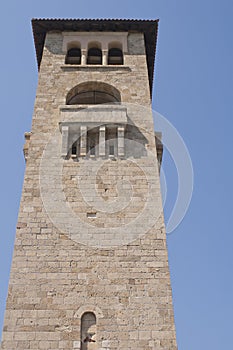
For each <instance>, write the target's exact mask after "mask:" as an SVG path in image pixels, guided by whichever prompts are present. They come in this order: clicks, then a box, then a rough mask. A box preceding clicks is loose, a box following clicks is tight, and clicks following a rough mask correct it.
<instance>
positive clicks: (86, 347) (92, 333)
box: [81, 312, 97, 350]
mask: <svg viewBox="0 0 233 350" xmlns="http://www.w3.org/2000/svg"><path fill="white" fill-rule="evenodd" d="M95 349H97V343H96V316H95V314H94V313H93V312H85V313H84V314H83V315H82V318H81V350H95Z"/></svg>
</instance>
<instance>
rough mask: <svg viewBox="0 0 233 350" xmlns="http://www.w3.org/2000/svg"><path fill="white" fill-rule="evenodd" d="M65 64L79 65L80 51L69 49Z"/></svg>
mask: <svg viewBox="0 0 233 350" xmlns="http://www.w3.org/2000/svg"><path fill="white" fill-rule="evenodd" d="M65 63H66V64H81V50H80V49H79V48H71V49H69V50H68V51H67V55H66V60H65Z"/></svg>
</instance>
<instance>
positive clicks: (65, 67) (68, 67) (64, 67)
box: [61, 64, 132, 72]
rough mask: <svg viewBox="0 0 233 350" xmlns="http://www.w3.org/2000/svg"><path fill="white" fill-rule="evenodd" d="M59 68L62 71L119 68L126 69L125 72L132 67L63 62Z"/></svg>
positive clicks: (114, 69) (111, 69) (129, 70)
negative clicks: (82, 64)
mask: <svg viewBox="0 0 233 350" xmlns="http://www.w3.org/2000/svg"><path fill="white" fill-rule="evenodd" d="M61 69H62V70H64V71H70V70H77V71H82V70H84V71H85V70H104V71H116V70H118V71H119V70H121V71H126V72H131V71H132V69H131V67H129V66H124V65H117V64H116V65H106V66H103V65H99V64H87V65H85V66H81V65H79V64H64V65H62V66H61Z"/></svg>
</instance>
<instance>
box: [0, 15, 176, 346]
mask: <svg viewBox="0 0 233 350" xmlns="http://www.w3.org/2000/svg"><path fill="white" fill-rule="evenodd" d="M32 26H33V33H34V40H35V47H36V53H37V60H38V67H39V82H38V89H37V95H36V100H35V108H34V114H33V120H32V129H31V132H30V133H27V134H26V144H25V148H24V153H25V158H26V170H25V179H24V187H23V193H22V199H21V206H20V210H19V217H18V224H17V233H16V240H15V248H14V256H13V263H12V269H11V275H10V283H9V292H8V299H7V306H6V313H5V323H4V330H3V340H2V344H1V348H2V349H8V350H21V349H22V350H25V349H34V350H38V349H47V350H49V349H57V350H58V349H63V350H65V349H77V350H78V349H79V350H87V349H88V350H91V349H93V350H94V349H96V350H97V349H99V350H118V349H121V350H123V349H124V350H135V349H142V350H149V349H156V350H160V349H161V350H162V349H164V350H176V349H177V346H176V336H175V326H174V319H173V307H172V295H171V286H170V276H169V266H168V257H167V248H166V234H165V226H164V219H163V208H162V201H161V191H160V181H159V169H160V162H161V157H162V145H161V142H160V140H159V134H155V132H154V125H153V118H152V111H151V96H152V85H153V70H154V58H155V48H156V38H157V28H158V21H156V20H155V21H144V20H45V19H34V20H33V21H32ZM155 127H156V126H155Z"/></svg>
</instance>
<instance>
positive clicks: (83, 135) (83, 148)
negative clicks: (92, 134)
mask: <svg viewBox="0 0 233 350" xmlns="http://www.w3.org/2000/svg"><path fill="white" fill-rule="evenodd" d="M86 154H87V126H85V125H82V126H81V127H80V156H85V155H86Z"/></svg>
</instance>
